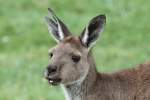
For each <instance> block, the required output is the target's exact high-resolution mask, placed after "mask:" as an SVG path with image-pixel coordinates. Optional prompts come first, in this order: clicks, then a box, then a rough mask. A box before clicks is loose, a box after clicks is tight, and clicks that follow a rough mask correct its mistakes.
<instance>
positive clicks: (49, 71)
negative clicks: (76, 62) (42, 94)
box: [44, 65, 57, 78]
mask: <svg viewBox="0 0 150 100" xmlns="http://www.w3.org/2000/svg"><path fill="white" fill-rule="evenodd" d="M56 72H57V66H54V65H48V67H47V68H46V71H45V72H44V76H45V77H46V78H48V77H49V76H50V75H53V74H55V73H56Z"/></svg>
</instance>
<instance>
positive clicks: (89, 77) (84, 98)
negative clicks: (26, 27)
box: [45, 9, 150, 100]
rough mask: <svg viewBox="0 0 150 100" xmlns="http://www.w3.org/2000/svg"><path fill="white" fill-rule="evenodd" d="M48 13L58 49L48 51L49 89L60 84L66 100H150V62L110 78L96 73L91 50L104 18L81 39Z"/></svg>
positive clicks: (47, 73) (96, 20) (95, 19)
mask: <svg viewBox="0 0 150 100" xmlns="http://www.w3.org/2000/svg"><path fill="white" fill-rule="evenodd" d="M49 13H50V16H51V17H53V18H51V17H47V18H46V20H47V22H48V27H49V31H50V32H51V33H52V35H53V36H54V38H55V40H56V41H57V43H58V45H57V46H55V47H54V48H53V49H52V50H51V51H50V58H51V61H50V64H49V65H48V67H47V69H46V72H45V77H46V79H47V80H48V81H49V83H50V84H52V85H58V84H62V87H63V89H64V92H65V96H66V99H67V100H150V62H148V63H144V64H141V65H138V66H137V67H135V68H132V69H126V70H123V71H120V72H115V73H111V74H107V73H98V72H97V71H96V66H95V62H94V59H93V57H92V54H91V48H92V46H93V45H94V43H95V42H96V40H97V39H98V37H99V36H100V33H101V32H102V30H103V27H104V25H105V22H106V16H105V15H99V16H96V17H94V18H93V19H92V20H91V21H90V22H89V25H88V26H87V27H86V28H85V29H84V31H83V32H82V34H81V36H79V37H73V36H72V35H71V34H70V32H69V30H68V29H67V27H66V26H65V24H63V22H62V21H60V20H59V19H58V17H56V15H55V14H54V13H53V11H52V10H51V9H49ZM78 58H80V59H78Z"/></svg>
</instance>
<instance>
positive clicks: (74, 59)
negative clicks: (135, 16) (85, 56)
mask: <svg viewBox="0 0 150 100" xmlns="http://www.w3.org/2000/svg"><path fill="white" fill-rule="evenodd" d="M72 61H73V62H75V63H77V62H79V61H80V56H76V55H73V56H72Z"/></svg>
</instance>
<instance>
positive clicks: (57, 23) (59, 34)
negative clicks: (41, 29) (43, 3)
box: [45, 8, 70, 42]
mask: <svg viewBox="0 0 150 100" xmlns="http://www.w3.org/2000/svg"><path fill="white" fill-rule="evenodd" d="M48 11H49V16H46V17H45V19H46V22H47V25H48V30H49V32H50V33H51V34H52V35H53V36H54V39H55V40H56V41H57V42H60V41H62V40H63V39H64V38H65V37H67V36H69V35H70V32H69V30H68V28H67V27H66V26H65V24H64V23H63V22H62V21H61V20H60V19H59V18H58V17H57V16H56V15H55V14H54V12H53V11H52V10H51V9H50V8H48Z"/></svg>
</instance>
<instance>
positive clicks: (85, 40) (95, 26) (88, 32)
mask: <svg viewBox="0 0 150 100" xmlns="http://www.w3.org/2000/svg"><path fill="white" fill-rule="evenodd" d="M105 23H106V16H105V15H99V16H96V17H94V18H93V19H92V20H91V21H90V22H89V25H88V26H87V27H86V28H85V29H84V31H83V32H82V33H81V36H80V37H79V38H80V40H81V43H82V45H83V46H86V47H88V48H89V47H91V46H92V45H93V44H94V43H95V42H96V40H97V39H98V37H99V35H100V33H101V32H102V30H103V28H104V25H105Z"/></svg>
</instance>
